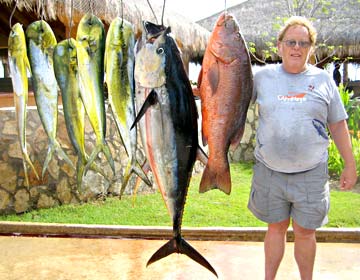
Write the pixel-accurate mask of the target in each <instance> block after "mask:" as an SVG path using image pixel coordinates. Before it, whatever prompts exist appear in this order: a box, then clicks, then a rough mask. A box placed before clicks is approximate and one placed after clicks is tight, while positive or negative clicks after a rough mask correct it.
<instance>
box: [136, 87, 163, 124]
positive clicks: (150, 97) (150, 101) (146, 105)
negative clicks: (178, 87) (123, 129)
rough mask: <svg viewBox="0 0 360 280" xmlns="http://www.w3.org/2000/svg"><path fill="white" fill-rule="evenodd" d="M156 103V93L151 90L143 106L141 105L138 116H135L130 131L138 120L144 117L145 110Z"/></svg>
mask: <svg viewBox="0 0 360 280" xmlns="http://www.w3.org/2000/svg"><path fill="white" fill-rule="evenodd" d="M156 103H158V97H157V93H156V91H155V90H153V89H152V90H151V92H150V93H149V95H148V96H147V97H146V100H145V102H144V104H143V105H142V107H141V109H140V111H139V114H138V115H137V116H136V118H135V121H134V123H133V124H132V126H131V128H130V129H133V127H134V126H135V125H136V124H137V123H138V122H139V121H140V119H141V118H142V116H143V115H145V113H146V110H147V109H148V108H149V107H151V106H152V105H155V104H156Z"/></svg>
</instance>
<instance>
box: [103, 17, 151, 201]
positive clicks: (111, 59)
mask: <svg viewBox="0 0 360 280" xmlns="http://www.w3.org/2000/svg"><path fill="white" fill-rule="evenodd" d="M134 44H135V37H134V27H133V25H132V24H131V23H129V22H128V21H126V20H124V19H121V18H119V17H117V18H115V19H114V20H113V21H112V22H111V24H110V27H109V30H108V33H107V37H106V45H105V46H106V47H105V72H106V84H107V88H108V94H109V104H110V106H111V110H112V113H113V116H114V120H115V123H116V127H117V129H118V131H119V134H120V137H121V140H122V143H123V146H124V148H125V151H126V153H127V155H128V156H129V158H130V159H129V162H128V164H127V166H126V169H125V172H124V178H123V183H122V186H121V191H120V197H121V195H122V194H123V192H124V190H125V187H126V185H127V183H128V181H129V179H130V176H131V174H132V173H133V172H135V173H136V174H137V175H138V176H140V177H141V178H142V180H143V181H144V182H145V183H146V184H147V185H149V186H151V182H150V181H149V179H148V178H147V176H146V174H145V173H144V171H143V169H142V167H141V165H140V164H139V162H138V160H137V159H136V154H137V152H136V151H137V130H136V129H132V130H130V127H131V125H132V124H133V123H134V120H135V104H134V102H135V101H134V95H135V85H134V63H135V58H134Z"/></svg>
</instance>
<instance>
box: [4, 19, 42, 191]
mask: <svg viewBox="0 0 360 280" xmlns="http://www.w3.org/2000/svg"><path fill="white" fill-rule="evenodd" d="M8 49H9V51H8V60H9V68H10V75H11V81H12V85H13V90H14V104H15V112H16V122H17V128H18V135H19V141H20V147H21V153H22V157H23V166H24V173H25V184H26V185H27V186H29V178H28V171H27V165H26V164H28V165H30V167H31V168H32V170H33V172H34V173H35V176H36V177H37V179H39V175H38V174H37V172H36V169H35V167H34V165H33V163H32V162H31V160H30V157H29V154H28V152H27V147H26V115H27V109H26V108H27V100H28V77H27V71H30V63H29V59H28V57H27V54H26V40H25V33H24V30H23V28H22V25H21V24H20V23H16V24H15V25H14V26H13V27H12V28H11V31H10V35H9V43H8Z"/></svg>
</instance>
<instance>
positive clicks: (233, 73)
mask: <svg viewBox="0 0 360 280" xmlns="http://www.w3.org/2000/svg"><path fill="white" fill-rule="evenodd" d="M198 88H199V91H200V98H201V112H202V139H203V144H204V145H208V146H209V160H208V163H207V165H206V167H205V170H204V173H203V175H202V179H201V182H200V192H206V191H208V190H211V189H215V188H217V189H220V190H222V191H223V192H225V193H226V194H230V192H231V177H230V167H229V161H228V157H227V154H228V151H229V148H230V146H231V147H232V148H234V149H235V148H236V147H237V146H238V145H239V143H240V140H241V138H242V136H243V133H244V128H245V121H246V114H247V110H248V107H249V103H250V100H251V97H252V91H253V76H252V70H251V62H250V56H249V51H248V49H247V46H246V43H245V40H244V38H243V36H242V34H241V33H240V29H239V25H238V23H237V21H236V19H235V18H234V17H233V16H232V15H230V14H227V13H223V14H221V15H220V16H219V18H218V20H217V22H216V24H215V27H214V30H213V32H212V34H211V36H210V39H209V43H208V45H207V48H206V51H205V55H204V59H203V63H202V68H201V71H200V74H199V79H198Z"/></svg>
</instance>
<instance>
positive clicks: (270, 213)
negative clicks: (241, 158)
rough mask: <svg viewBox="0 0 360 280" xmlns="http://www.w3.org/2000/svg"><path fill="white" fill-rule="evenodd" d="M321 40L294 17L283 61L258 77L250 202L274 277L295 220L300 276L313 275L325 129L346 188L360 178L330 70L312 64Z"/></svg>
mask: <svg viewBox="0 0 360 280" xmlns="http://www.w3.org/2000/svg"><path fill="white" fill-rule="evenodd" d="M315 43H316V30H315V29H314V27H313V26H312V24H311V23H310V22H309V21H308V20H307V19H305V18H303V17H292V18H290V19H289V20H288V21H287V22H286V24H285V26H284V27H283V29H282V30H281V31H280V33H279V35H278V43H277V47H278V51H279V55H280V56H281V57H282V64H280V65H270V66H267V67H264V68H263V69H262V70H260V71H258V72H257V73H256V74H255V76H254V94H255V96H254V97H255V98H256V101H257V103H258V105H259V127H258V130H257V135H256V137H257V139H256V140H257V141H256V148H255V157H256V160H257V162H256V164H255V166H254V175H253V181H252V188H251V193H250V198H249V204H248V207H249V209H250V210H251V211H252V213H253V214H254V215H255V216H256V217H257V218H259V219H260V220H262V221H264V222H266V223H268V230H267V233H266V237H265V242H264V247H265V279H274V278H275V276H276V272H277V269H278V267H279V265H280V263H281V260H282V257H283V255H284V250H285V243H286V232H287V229H288V227H289V225H290V222H292V227H293V230H294V235H295V259H296V262H297V264H298V267H299V271H300V275H301V279H312V274H313V267H314V260H315V254H316V238H315V231H316V229H317V228H319V227H321V226H322V225H324V224H326V223H327V221H328V218H327V214H328V211H329V184H328V173H327V158H328V154H327V147H328V144H329V139H328V133H327V131H326V126H327V127H328V129H329V131H330V133H331V135H332V138H333V140H334V142H335V144H336V146H337V148H338V150H339V152H340V154H341V156H342V158H343V159H344V162H345V168H344V170H343V172H342V174H341V178H340V185H341V186H340V187H341V189H343V190H349V189H351V188H352V187H353V186H354V185H355V183H356V180H357V175H356V166H355V160H354V156H353V154H352V148H351V141H350V137H349V132H348V128H347V123H346V118H347V114H346V111H345V109H344V106H343V104H342V103H341V99H340V96H339V93H338V90H337V87H336V85H335V83H334V81H333V80H332V79H331V77H330V75H328V73H327V72H326V71H324V70H322V69H319V68H316V67H314V66H312V65H309V64H308V61H309V58H310V56H311V55H312V54H313V51H314V48H315Z"/></svg>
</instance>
